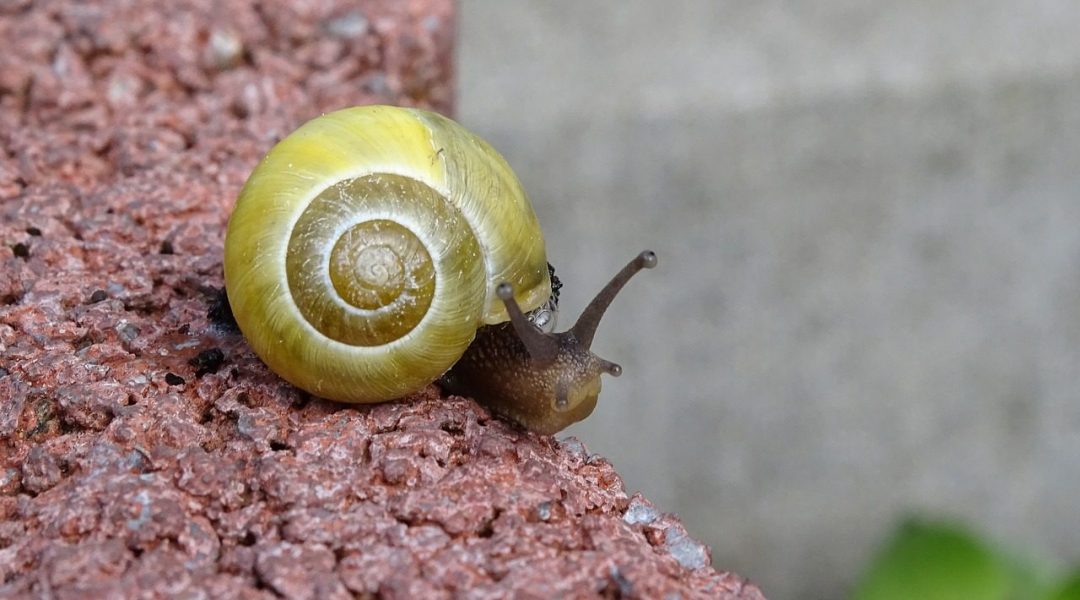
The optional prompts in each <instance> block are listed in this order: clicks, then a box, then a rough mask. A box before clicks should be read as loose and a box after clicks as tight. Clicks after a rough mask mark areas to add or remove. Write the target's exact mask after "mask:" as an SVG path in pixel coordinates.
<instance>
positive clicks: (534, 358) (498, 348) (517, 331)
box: [444, 250, 656, 434]
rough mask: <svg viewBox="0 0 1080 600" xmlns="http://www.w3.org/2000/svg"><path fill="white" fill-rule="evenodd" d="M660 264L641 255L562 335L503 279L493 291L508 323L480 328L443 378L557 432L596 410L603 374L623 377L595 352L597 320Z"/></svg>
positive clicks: (507, 413) (496, 408)
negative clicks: (634, 280) (525, 307)
mask: <svg viewBox="0 0 1080 600" xmlns="http://www.w3.org/2000/svg"><path fill="white" fill-rule="evenodd" d="M655 266H656V254H655V253H654V252H652V251H651V250H646V251H644V252H642V253H641V254H639V255H637V256H636V257H635V258H634V259H633V260H632V261H630V262H629V263H627V265H626V266H625V267H623V268H622V270H620V271H619V272H618V273H617V274H616V275H615V277H613V278H612V279H611V281H610V282H608V284H607V285H606V286H604V288H603V289H601V290H600V292H599V293H598V294H597V295H596V297H595V298H593V300H592V302H590V303H589V305H588V306H587V307H586V308H585V310H584V311H583V312H582V313H581V316H580V317H579V318H578V320H577V323H575V324H574V326H573V327H571V328H570V329H569V330H567V331H564V332H562V333H546V332H544V331H541V330H540V329H539V328H537V326H536V325H535V324H534V323H533V322H532V321H530V320H529V318H528V317H527V316H526V315H525V314H524V313H523V312H522V311H521V307H519V306H518V303H517V301H516V300H515V299H514V290H513V287H512V286H511V285H510V284H509V283H502V284H500V285H499V286H498V287H497V288H496V290H495V293H496V295H498V297H499V299H500V300H502V301H503V304H504V305H505V306H506V311H507V313H508V314H509V315H510V322H509V323H503V324H500V325H492V326H489V327H484V328H481V329H480V330H479V331H478V332H477V336H476V340H474V341H473V344H472V345H471V346H469V350H468V351H466V353H465V355H464V356H462V358H461V360H459V361H458V363H457V364H456V365H455V366H454V368H453V369H452V370H451V371H450V373H449V374H448V377H447V378H446V379H444V381H445V382H448V383H449V384H450V387H451V388H452V389H454V390H455V391H461V392H462V393H467V394H470V395H472V396H473V397H475V398H476V399H477V400H480V401H481V402H483V403H484V404H486V405H487V406H488V407H489V408H491V410H492V411H493V412H495V413H497V414H500V415H502V416H504V417H507V418H509V419H511V420H513V421H516V422H518V423H520V424H521V425H523V426H524V427H526V428H528V429H531V430H533V431H536V432H538V433H544V434H551V433H555V432H557V431H559V430H561V429H563V428H565V427H567V426H568V425H570V424H572V423H575V422H577V421H580V420H582V419H584V418H585V417H587V416H588V415H589V414H590V413H592V411H593V408H595V407H596V398H597V396H598V395H599V393H600V375H601V374H602V373H607V374H608V375H611V376H613V377H618V376H619V375H621V374H622V367H621V366H619V365H618V364H616V363H613V362H611V361H608V360H605V359H603V358H600V357H599V356H596V355H595V354H593V353H592V351H591V350H590V346H592V341H593V338H594V337H595V335H596V330H597V327H599V325H600V320H601V318H602V317H603V316H604V313H605V312H606V311H607V309H608V307H609V306H610V305H611V302H612V300H614V299H615V296H617V295H618V293H619V291H620V290H622V288H623V287H624V286H625V285H626V283H627V282H628V281H630V278H631V277H633V276H634V274H636V273H637V272H638V271H640V270H642V269H651V268H653V267H655Z"/></svg>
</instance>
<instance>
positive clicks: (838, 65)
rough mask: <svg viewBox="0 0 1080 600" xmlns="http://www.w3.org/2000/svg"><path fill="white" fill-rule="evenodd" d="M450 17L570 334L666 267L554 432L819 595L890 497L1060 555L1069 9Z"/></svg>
mask: <svg viewBox="0 0 1080 600" xmlns="http://www.w3.org/2000/svg"><path fill="white" fill-rule="evenodd" d="M460 8H461V16H460V19H461V20H460V46H459V52H460V54H459V57H458V58H459V63H458V64H459V76H460V80H459V105H458V106H459V108H458V111H459V112H458V117H459V119H460V120H461V121H462V122H463V123H465V124H466V125H467V126H469V127H471V128H472V129H474V130H475V131H477V132H478V133H480V134H481V135H483V136H484V137H486V138H488V139H489V140H491V141H492V143H493V144H494V145H495V146H496V147H497V148H499V149H500V150H501V151H502V152H503V153H504V154H505V155H506V156H507V158H508V160H509V161H510V163H511V164H512V165H514V167H515V169H516V171H517V173H518V174H519V176H520V177H521V179H522V180H523V182H524V183H525V186H526V188H527V189H528V190H529V192H530V195H531V196H532V198H533V202H534V204H535V206H536V209H537V212H538V213H539V216H540V219H541V221H542V222H543V224H544V230H545V234H546V236H547V240H548V251H549V257H550V260H551V261H552V262H554V263H555V265H556V267H557V268H558V273H559V275H560V277H562V279H563V281H565V282H566V292H565V301H564V303H563V311H564V313H563V323H562V324H563V325H564V326H565V325H567V324H568V323H570V322H572V320H573V318H575V317H576V315H577V313H578V312H579V311H580V310H581V308H582V307H583V306H584V305H585V304H586V303H587V301H588V299H589V298H590V297H591V294H593V293H594V292H595V291H596V290H597V289H598V287H599V286H600V285H602V283H604V282H605V281H606V280H607V278H608V277H610V275H611V274H612V273H614V272H615V270H616V269H617V268H618V267H619V266H621V265H622V264H623V263H624V262H625V261H626V260H628V259H629V258H630V257H631V256H633V255H634V253H636V252H637V251H639V250H640V249H642V248H645V247H649V248H653V249H655V250H656V251H657V252H658V253H659V255H660V260H661V262H660V267H659V268H658V269H657V270H655V271H651V272H646V273H644V274H642V275H641V276H639V278H638V279H637V280H635V281H634V282H632V283H631V285H630V286H629V287H628V288H627V289H626V291H625V292H624V295H623V296H621V297H620V298H619V299H618V300H617V301H616V302H615V304H614V305H613V308H612V310H611V311H610V313H609V314H608V317H607V319H606V321H605V323H604V326H602V327H601V330H600V333H599V335H598V338H597V348H598V352H599V353H600V354H601V355H603V356H605V357H607V358H609V359H611V360H615V361H617V362H620V363H622V365H623V367H624V374H623V376H622V377H621V378H620V379H606V380H605V383H604V387H605V392H604V394H603V395H602V397H601V403H600V406H599V407H598V409H597V411H596V413H595V414H594V415H593V416H592V417H591V419H589V420H588V421H587V422H585V423H584V424H581V425H579V426H575V427H574V428H572V429H571V431H570V433H573V434H575V435H577V436H579V437H580V438H581V439H582V440H583V441H584V442H585V443H586V444H587V445H588V447H589V448H590V449H591V450H592V451H594V452H598V453H601V454H603V455H605V456H607V457H609V458H610V459H611V460H612V461H613V462H614V463H615V465H616V466H617V467H618V469H619V471H620V472H622V473H623V474H624V475H625V476H626V479H627V483H628V486H629V487H630V489H631V490H634V489H640V490H642V491H644V492H645V493H646V494H647V495H648V496H649V497H651V498H652V499H654V500H655V501H657V502H658V503H659V504H660V505H661V507H662V508H663V509H664V510H668V511H673V512H677V513H678V514H680V515H681V516H682V517H683V519H684V520H685V521H686V522H687V524H688V526H689V527H690V529H691V531H692V532H693V533H694V534H695V535H697V536H699V537H701V538H702V539H704V540H705V541H706V542H708V543H709V544H711V545H712V547H713V550H714V563H715V564H716V566H718V567H721V568H725V569H734V570H737V571H739V572H740V573H742V574H744V575H746V576H749V577H751V578H752V579H754V580H756V581H757V582H759V583H760V584H761V585H762V587H763V588H764V590H765V591H766V593H767V594H768V595H769V597H770V598H773V599H776V600H782V599H786V598H838V597H842V596H843V595H845V594H847V593H848V592H849V591H850V589H851V586H852V584H853V583H854V578H855V577H856V575H857V573H858V571H859V569H860V568H861V567H862V566H863V564H864V563H865V561H866V559H867V558H868V555H869V553H871V552H872V551H873V550H874V549H875V547H876V544H877V543H878V542H879V541H880V540H881V537H882V536H883V535H884V534H885V533H886V532H887V531H888V530H889V529H890V528H891V527H892V525H893V524H894V521H895V519H896V518H897V517H899V516H900V515H902V514H904V511H906V510H908V509H919V510H926V511H933V512H934V513H935V514H939V513H945V514H951V515H959V516H962V517H964V518H966V519H968V520H970V521H971V522H972V523H974V524H975V525H976V526H978V527H980V528H982V529H984V530H985V531H988V532H990V533H991V534H993V535H994V536H997V537H998V538H999V539H1000V540H1003V541H1007V542H1008V543H1010V544H1012V545H1013V546H1014V547H1017V548H1019V549H1021V550H1025V551H1030V552H1035V553H1036V554H1038V555H1040V556H1051V557H1056V558H1058V559H1060V560H1071V561H1080V3H1077V2H1074V1H1071V0H1057V1H1053V0H1033V1H1029V2H1010V1H1008V0H986V1H983V2H971V1H969V0H900V1H898V2H884V1H882V2H874V3H869V2H854V1H850V0H825V1H823V2H816V3H810V2H778V1H765V2H731V1H716V0H684V1H681V2H674V1H673V2H664V1H660V0H654V1H648V0H619V1H614V0H611V1H596V0H593V1H588V2H583V1H580V0H557V1H552V0H544V1H543V2H541V1H535V2H507V1H505V0H462V1H461V4H460Z"/></svg>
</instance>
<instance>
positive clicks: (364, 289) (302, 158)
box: [224, 106, 650, 433]
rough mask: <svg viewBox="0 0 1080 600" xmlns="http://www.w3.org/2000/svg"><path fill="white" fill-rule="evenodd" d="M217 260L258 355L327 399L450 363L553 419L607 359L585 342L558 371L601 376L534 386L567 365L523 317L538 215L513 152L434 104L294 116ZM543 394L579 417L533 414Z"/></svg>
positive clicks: (536, 264)
mask: <svg viewBox="0 0 1080 600" xmlns="http://www.w3.org/2000/svg"><path fill="white" fill-rule="evenodd" d="M639 258H640V257H639ZM632 264H633V263H632ZM643 266H650V265H643ZM224 267H225V287H226V291H227V294H228V298H229V303H230V304H231V306H232V309H233V314H234V315H235V317H236V321H237V324H238V325H239V327H240V330H241V331H242V332H243V334H244V336H245V337H246V338H247V340H248V343H249V344H250V345H251V347H252V349H253V350H254V351H255V353H256V354H257V355H258V356H259V357H260V358H261V359H262V360H263V362H265V363H266V364H267V366H269V367H270V369H271V370H273V371H274V372H275V373H277V374H278V375H280V376H281V377H282V378H284V379H285V380H287V381H289V382H290V383H292V384H294V385H296V386H297V387H300V388H302V389H304V390H306V391H308V392H310V393H312V394H314V395H316V396H320V397H323V398H328V399H331V400H337V401H342V402H365V403H366V402H381V401H386V400H391V399H394V398H399V397H401V396H404V395H406V394H408V393H409V392H411V391H415V390H417V389H420V388H422V387H423V386H425V385H427V384H428V383H431V382H432V381H434V380H436V379H437V378H439V377H440V376H443V375H444V374H447V376H446V382H447V385H451V386H452V387H454V389H455V391H461V392H464V393H471V394H472V395H474V396H475V397H476V398H477V399H478V400H480V401H481V402H484V403H485V404H487V405H488V406H489V407H491V408H492V410H493V411H494V412H496V413H498V414H500V415H503V416H506V417H508V418H510V419H512V420H514V421H516V422H518V423H520V424H522V425H524V426H525V427H527V428H530V429H533V430H536V431H540V432H542V433H553V432H554V431H557V430H559V429H562V428H563V427H565V426H566V425H568V424H570V423H571V422H573V421H576V420H580V418H584V416H585V415H587V414H588V412H591V410H592V408H591V405H595V399H596V394H597V393H598V392H599V373H600V372H601V371H603V372H613V371H612V368H611V367H612V363H607V362H606V361H602V359H598V358H596V357H595V356H593V355H591V353H588V350H587V348H588V343H586V344H585V347H584V352H585V354H581V353H580V352H578V354H579V355H580V357H579V358H578V359H576V361H570V362H573V363H575V364H577V365H578V367H574V368H571V369H567V368H566V367H565V366H564V367H562V371H559V370H558V369H556V370H555V371H554V373H556V374H558V373H560V372H565V373H571V372H576V371H574V369H577V370H578V371H581V370H582V369H583V368H584V369H585V371H588V372H589V374H588V376H589V377H591V378H592V380H594V381H593V382H591V383H588V384H587V385H576V384H575V385H569V384H562V383H560V384H558V385H555V384H552V383H544V382H551V381H554V380H555V379H559V377H562V376H559V377H556V376H555V375H552V374H550V373H549V374H547V375H542V374H543V373H544V372H546V371H550V370H551V369H552V368H553V367H554V365H556V364H562V363H567V361H566V360H565V359H564V360H562V363H560V360H559V359H558V358H557V356H556V355H555V354H552V353H551V349H552V348H553V346H551V344H548V343H546V342H544V343H540V342H536V339H540V338H536V336H549V335H552V334H547V333H544V332H541V331H540V330H539V329H538V328H537V327H536V325H535V324H533V322H532V321H530V320H529V318H528V317H527V316H526V315H525V312H529V311H534V310H536V309H541V307H544V306H545V305H546V303H549V302H550V299H551V296H552V287H551V280H550V277H549V272H548V264H547V258H546V253H545V248H544V240H543V234H542V232H541V230H540V226H539V222H538V220H537V218H536V215H535V213H534V212H533V209H532V206H531V205H530V203H529V200H528V198H527V196H526V194H525V192H524V190H523V189H522V187H521V184H520V183H519V182H518V179H517V177H516V176H515V175H514V173H513V171H512V170H511V169H510V167H509V166H508V165H507V164H506V161H505V160H504V159H503V158H502V157H501V156H500V155H499V154H498V153H497V152H496V151H495V150H494V149H492V148H491V146H489V145H488V144H487V143H486V142H484V141H483V140H481V139H480V138H478V137H477V136H475V135H473V134H471V133H470V132H468V131H467V130H465V129H464V128H462V127H461V126H460V125H458V124H457V123H454V122H453V121H451V120H449V119H447V118H445V117H442V116H440V115H437V114H435V113H430V112H426V111H421V110H414V109H405V108H397V107H390V106H366V107H355V108H350V109H345V110H341V111H337V112H333V113H329V114H326V115H323V116H321V117H318V118H316V119H314V120H312V121H309V122H307V123H306V124H304V125H302V126H301V127H300V128H299V129H297V130H296V131H295V132H293V133H292V134H290V135H289V136H288V137H286V138H285V139H284V140H282V141H281V142H280V143H278V144H277V145H276V146H275V147H274V148H273V149H271V150H270V152H269V153H268V154H267V155H266V157H265V158H264V159H263V160H262V161H261V162H260V163H259V165H258V166H257V167H256V169H255V170H254V172H253V173H252V174H251V176H250V177H249V179H248V181H247V183H246V184H245V185H244V187H243V189H242V190H241V193H240V196H239V198H238V199H237V203H236V208H235V210H234V212H233V214H232V216H231V217H230V219H229V225H228V230H227V233H226V239H225V261H224ZM638 268H640V267H638ZM619 287H621V285H620V286H619ZM616 291H617V290H616ZM612 296H613V294H612ZM608 302H610V299H609V300H608ZM594 303H595V301H594ZM604 307H605V308H606V304H604ZM542 310H543V309H542ZM587 312H588V311H587ZM600 313H601V314H602V309H601V311H600ZM515 315H516V316H515ZM583 318H584V315H583ZM598 320H599V316H597V317H596V321H598ZM507 321H510V324H507ZM593 329H594V330H595V327H593ZM478 330H479V331H480V332H481V333H480V334H478V333H477V332H478ZM522 331H525V332H526V333H525V334H524V336H522V333H521V332H522ZM533 334H535V335H533ZM591 337H592V336H591V334H590V335H589V336H588V338H589V341H591ZM474 338H475V339H477V340H478V341H481V342H483V343H482V344H480V345H479V346H477V347H476V348H474V349H471V351H469V350H470V343H471V342H473V340H474ZM534 338H535V339H534ZM552 339H554V338H552ZM530 340H531V341H532V343H531V344H530V343H529V342H530ZM530 352H536V353H539V354H538V355H536V356H534V355H533V354H530ZM463 355H464V356H463ZM549 355H550V356H549ZM565 356H569V355H568V354H564V358H565ZM586 356H590V357H592V358H593V359H595V360H593V361H592V362H591V363H590V360H586V358H585V357H586ZM596 361H600V362H596ZM459 362H460V363H461V364H460V368H459V369H455V370H454V371H451V372H450V373H447V371H448V370H450V368H451V367H452V366H454V365H455V363H459ZM567 364H569V363H567ZM486 369H494V372H489V373H488V375H490V377H489V376H488V375H485V370H486ZM598 369H599V370H598ZM615 370H617V367H616V368H615ZM562 378H563V379H567V381H570V379H572V378H571V377H570V376H569V375H567V376H565V377H562ZM492 382H497V383H492ZM571 392H572V393H571ZM543 394H548V395H551V398H542V397H541V396H542V395H543ZM582 394H585V396H588V395H589V394H591V405H590V402H589V401H588V398H586V397H582V398H578V396H582ZM555 395H559V397H558V398H556V397H555ZM494 396H498V397H497V398H495V397H494ZM526 398H528V400H526ZM571 400H573V406H572V407H571ZM544 405H550V408H549V409H548V410H547V411H546V412H552V411H555V412H558V413H559V415H562V416H564V417H566V416H569V415H572V416H574V417H577V418H573V419H572V420H570V421H567V422H563V421H566V419H565V418H564V419H562V420H559V419H554V420H553V419H551V418H548V417H543V416H542V415H541V413H544V412H545V411H544V410H543V409H542V408H538V407H542V406H544ZM584 405H588V410H587V411H586V412H585V415H581V414H580V413H581V412H582V411H583V410H584V408H582V407H583V406H584ZM514 407H528V408H527V409H522V410H518V409H515V408H514Z"/></svg>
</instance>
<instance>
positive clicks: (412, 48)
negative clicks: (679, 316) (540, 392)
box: [0, 0, 762, 599]
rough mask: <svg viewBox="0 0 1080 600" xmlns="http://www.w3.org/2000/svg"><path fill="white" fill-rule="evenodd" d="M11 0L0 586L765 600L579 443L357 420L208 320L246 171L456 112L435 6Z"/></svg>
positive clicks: (445, 32) (133, 591)
mask: <svg viewBox="0 0 1080 600" xmlns="http://www.w3.org/2000/svg"><path fill="white" fill-rule="evenodd" d="M215 6H216V4H215V3H211V2H194V1H190V2H176V3H162V4H161V6H152V7H151V6H148V3H136V2H116V3H106V2H70V3H68V2H41V3H37V4H32V3H30V2H18V1H16V2H8V3H5V4H3V5H0V39H4V40H5V41H6V42H7V44H6V47H7V49H8V50H7V51H6V52H5V53H3V55H2V56H0V147H2V151H3V154H2V156H0V158H2V162H0V201H2V204H0V218H2V220H0V242H2V244H0V596H4V597H20V596H44V597H50V596H52V597H59V598H67V597H123V596H136V595H138V596H141V597H154V596H161V597H251V598H264V597H265V598H272V597H277V596H284V597H290V598H348V597H354V596H361V597H385V598H418V597H424V598H427V597H432V598H438V597H449V596H459V597H470V598H494V597H505V596H508V595H514V594H516V595H517V597H523V598H528V597H536V598H546V597H554V596H563V597H595V596H600V597H627V598H628V597H643V598H662V597H665V596H667V597H680V598H747V599H755V598H758V599H759V598H761V597H762V596H761V594H760V592H759V591H758V590H757V588H756V587H754V586H752V585H749V584H746V583H744V582H743V581H742V580H741V579H739V578H738V577H736V576H734V575H731V574H726V573H719V572H716V571H714V570H713V569H712V567H711V566H710V557H709V550H708V549H707V548H706V547H705V546H703V545H702V544H700V543H699V542H697V541H695V540H694V539H693V538H691V537H690V536H689V535H688V534H687V532H686V530H685V529H684V528H683V526H682V524H681V523H680V522H679V521H678V520H677V519H676V518H674V517H672V516H671V515H666V514H663V513H661V512H660V511H659V510H657V509H656V508H655V507H653V506H652V505H651V504H650V503H649V502H648V501H647V500H645V499H644V498H642V497H641V496H638V495H634V496H629V497H628V496H627V494H626V493H625V491H624V489H623V484H622V480H621V479H620V478H619V476H618V474H617V473H616V472H615V471H614V469H613V468H612V466H611V464H610V463H608V462H607V461H605V460H603V459H601V458H598V457H596V456H591V455H590V454H589V453H588V452H587V451H586V450H585V448H584V446H583V445H581V444H580V443H579V442H577V441H576V440H572V439H571V440H566V441H562V442H559V441H556V440H554V439H552V438H549V437H538V436H535V435H531V434H527V433H523V432H521V431H519V430H516V429H514V428H513V427H511V426H509V425H507V424H504V423H502V422H500V421H498V420H493V419H492V418H491V417H490V415H488V414H487V413H486V412H485V411H484V410H483V409H482V408H480V407H479V406H477V405H476V404H475V403H474V402H472V401H471V400H468V399H463V398H457V397H443V396H441V392H440V391H439V390H438V389H437V388H436V387H434V386H431V387H429V388H427V389H424V390H421V391H419V392H418V393H416V394H415V395H414V396H412V397H410V398H408V399H406V400H405V401H403V402H399V403H391V404H383V405H378V406H371V407H347V406H341V405H335V404H331V403H327V402H323V401H320V400H317V399H312V398H310V397H308V396H306V395H304V394H302V393H300V392H298V391H297V390H295V389H293V388H291V387H290V386H288V385H285V384H283V383H282V382H281V381H280V380H279V379H277V378H276V377H275V376H273V375H272V374H270V373H269V372H268V371H267V370H266V368H265V367H264V366H263V365H262V364H261V363H260V362H259V361H258V359H257V358H256V357H255V356H254V355H253V354H252V353H251V352H250V351H249V350H248V348H247V346H246V344H245V342H244V340H243V339H242V338H241V337H240V335H239V334H237V333H236V332H235V331H233V330H230V329H229V328H228V327H227V326H226V325H225V324H222V323H221V322H220V321H218V320H214V319H211V317H209V316H208V315H209V314H210V313H213V307H214V303H215V301H216V300H217V298H218V295H217V294H216V292H215V290H216V289H217V288H219V287H220V286H221V284H222V279H221V252H222V236H223V231H224V225H225V222H226V219H227V215H228V213H229V210H230V208H231V204H232V202H233V199H234V197H235V195H236V192H237V191H238V189H239V186H240V185H241V184H242V182H243V179H244V177H245V176H246V174H247V172H249V171H250V169H251V167H252V166H253V165H254V163H255V162H256V161H257V160H258V158H259V156H260V155H261V154H262V153H263V152H265V150H266V149H267V148H268V147H269V146H270V145H271V144H272V143H273V142H274V141H276V140H277V139H280V137H282V135H284V134H285V133H287V132H288V131H290V130H291V129H292V128H293V127H295V126H296V125H297V124H298V123H300V122H301V121H303V120H304V119H307V118H310V117H312V116H314V115H316V114H318V113H319V112H320V111H324V110H329V109H333V108H337V107H341V106H344V105H351V104H358V103H364V102H376V101H378V102H395V103H404V104H412V105H421V106H428V107H433V108H436V109H439V110H443V111H448V110H450V108H451V107H450V81H451V74H450V65H449V62H448V61H449V58H448V57H449V47H450V41H451V40H450V35H451V33H452V31H451V30H452V21H451V17H452V15H451V8H452V7H451V6H450V2H449V1H448V0H429V1H415V2H398V1H395V2H384V3H379V2H351V3H347V2H333V1H326V2H312V3H305V4H303V5H302V8H301V7H300V6H301V5H295V4H294V3H289V2H280V3H274V2H270V3H266V2H258V3H256V2H234V3H230V4H229V5H228V6H229V8H228V10H224V9H220V8H215Z"/></svg>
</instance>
